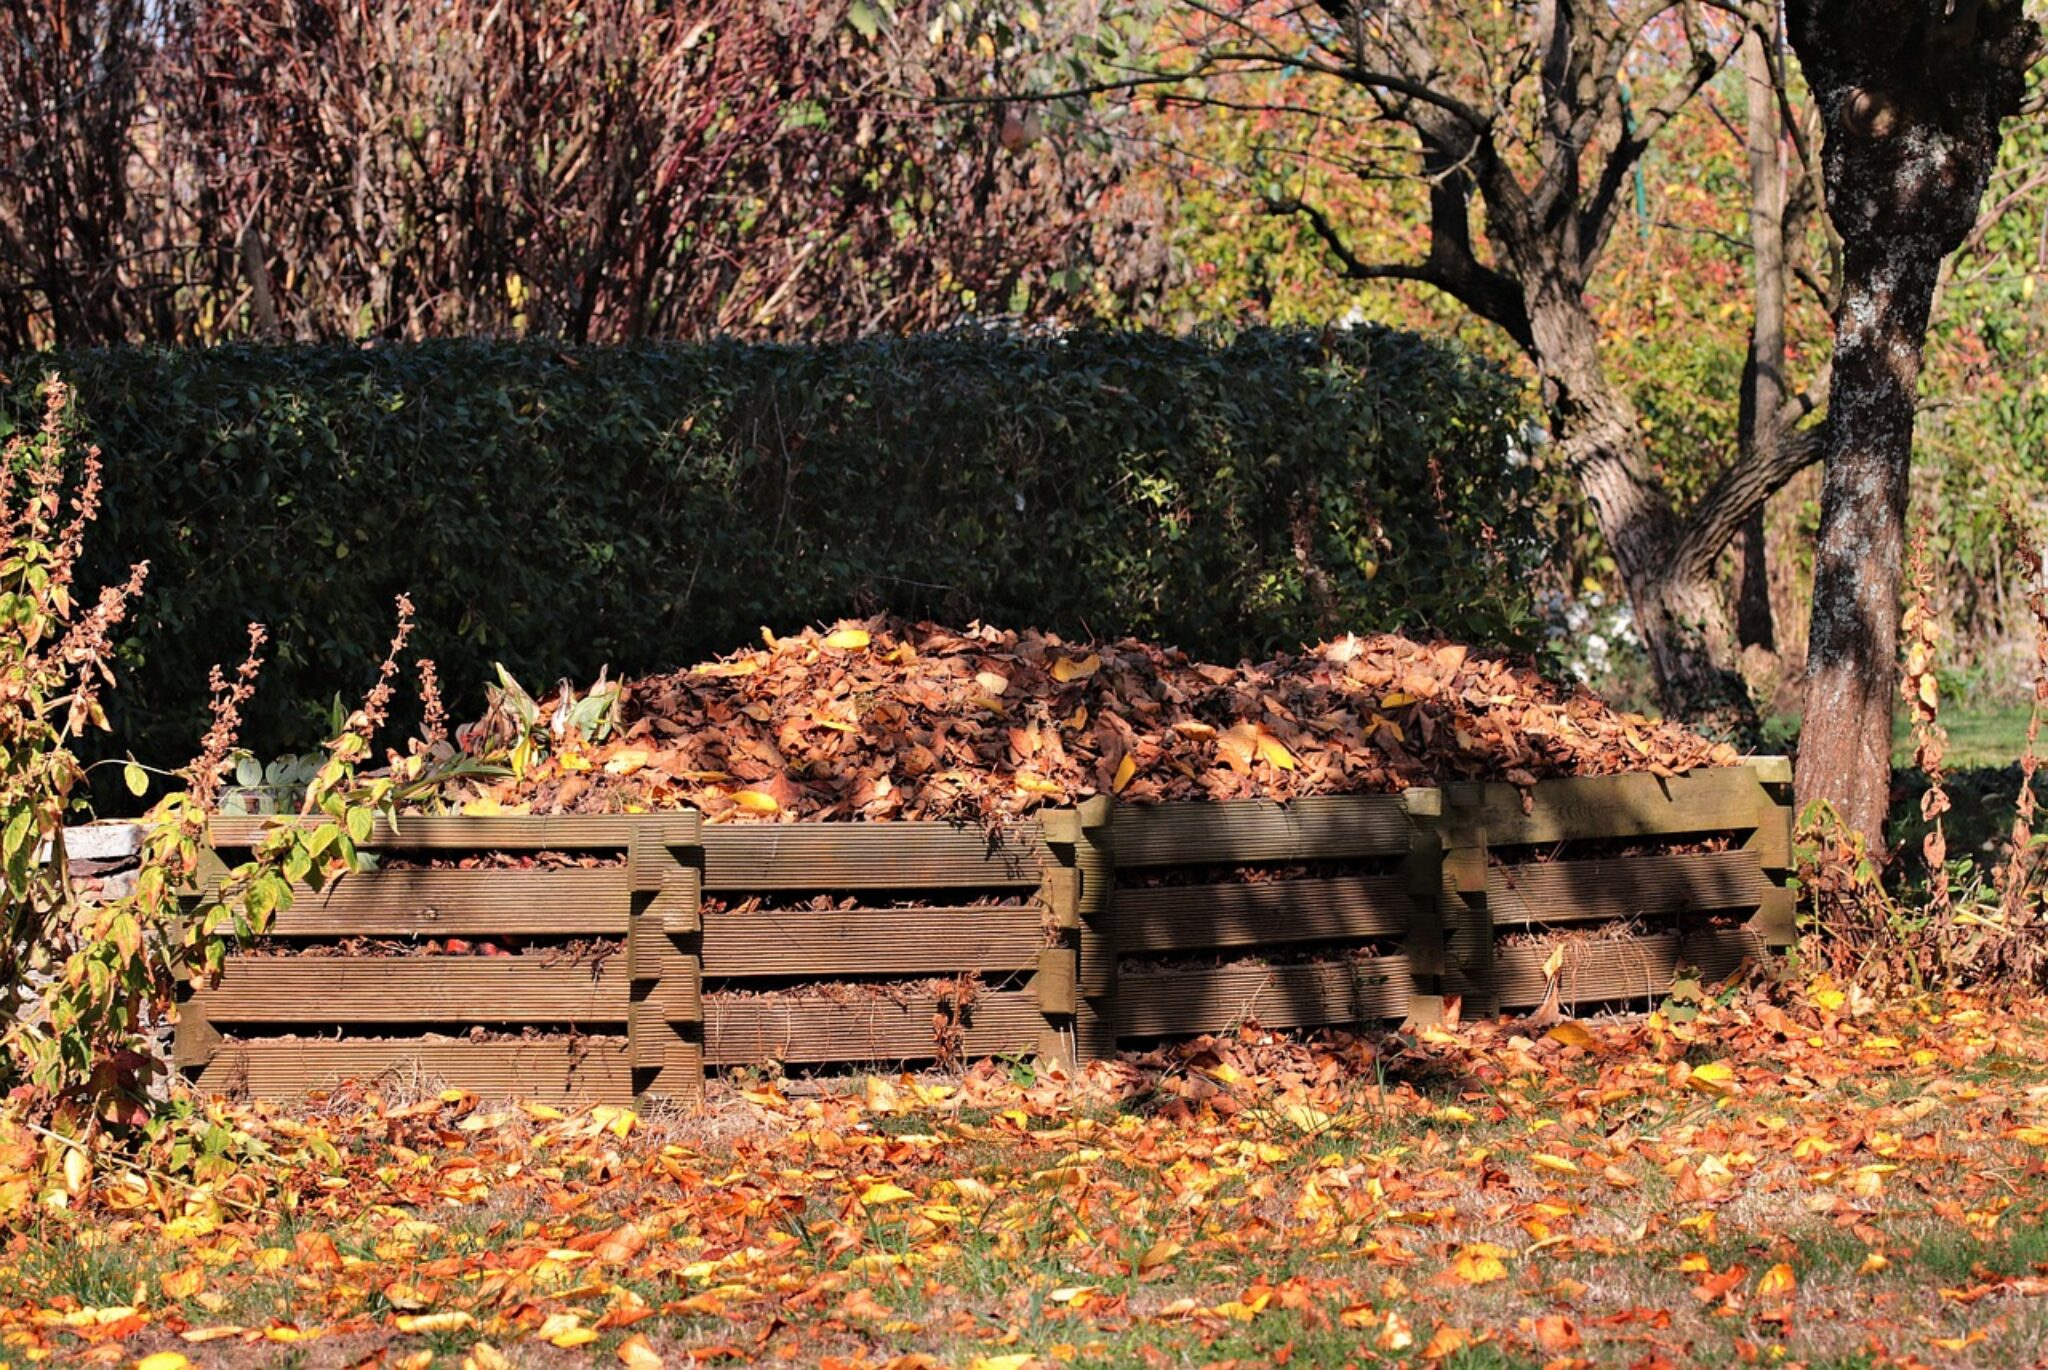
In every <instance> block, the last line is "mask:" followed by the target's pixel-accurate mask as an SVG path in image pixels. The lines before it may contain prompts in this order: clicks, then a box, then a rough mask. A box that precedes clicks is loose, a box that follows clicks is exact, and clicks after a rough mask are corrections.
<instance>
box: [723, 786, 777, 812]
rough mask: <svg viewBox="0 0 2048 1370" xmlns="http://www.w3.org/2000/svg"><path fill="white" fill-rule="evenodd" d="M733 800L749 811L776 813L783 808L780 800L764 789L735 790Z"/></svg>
mask: <svg viewBox="0 0 2048 1370" xmlns="http://www.w3.org/2000/svg"><path fill="white" fill-rule="evenodd" d="M732 802H733V803H735V804H737V805H739V806H740V807H741V808H743V809H745V810H746V811H747V812H748V813H776V812H778V811H779V810H780V809H781V808H782V802H781V801H780V800H778V799H777V798H776V797H775V796H774V795H772V794H768V793H766V792H765V791H762V790H734V791H733V792H732Z"/></svg>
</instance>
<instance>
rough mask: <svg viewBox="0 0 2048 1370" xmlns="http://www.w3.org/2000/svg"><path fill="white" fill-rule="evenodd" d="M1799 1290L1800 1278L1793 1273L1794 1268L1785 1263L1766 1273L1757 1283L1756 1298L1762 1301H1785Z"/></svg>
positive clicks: (1780, 1263) (1773, 1267)
mask: <svg viewBox="0 0 2048 1370" xmlns="http://www.w3.org/2000/svg"><path fill="white" fill-rule="evenodd" d="M1798 1288H1799V1277H1798V1276H1797V1275H1795V1274H1793V1273H1792V1267H1791V1266H1789V1265H1786V1264H1785V1263H1784V1262H1783V1261H1780V1262H1779V1263H1778V1264H1776V1265H1774V1266H1772V1267H1771V1268H1770V1269H1769V1270H1766V1271H1764V1273H1763V1278H1761V1279H1759V1280H1758V1281H1757V1282H1756V1296H1757V1297H1758V1298H1760V1299H1783V1298H1789V1297H1791V1295H1792V1293H1793V1291H1795V1290H1796V1289H1798Z"/></svg>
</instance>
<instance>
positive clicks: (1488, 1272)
mask: <svg viewBox="0 0 2048 1370" xmlns="http://www.w3.org/2000/svg"><path fill="white" fill-rule="evenodd" d="M1503 1254H1505V1253H1503V1252H1502V1250H1501V1248H1499V1247H1497V1246H1494V1245H1492V1244H1491V1243H1489V1242H1475V1243H1473V1244H1472V1245H1471V1246H1468V1247H1466V1248H1465V1249H1464V1250H1462V1251H1460V1252H1459V1253H1458V1255H1457V1258H1456V1259H1455V1260H1453V1261H1452V1262H1451V1271H1450V1273H1451V1274H1452V1276H1453V1277H1455V1278H1457V1279H1459V1280H1462V1281H1464V1282H1465V1283H1466V1284H1492V1283H1494V1282H1495V1281H1496V1280H1504V1279H1506V1278H1507V1277H1508V1268H1507V1266H1505V1265H1504V1264H1502V1263H1501V1259H1500V1258H1501V1256H1502V1255H1503Z"/></svg>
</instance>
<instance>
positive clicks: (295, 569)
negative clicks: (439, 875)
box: [0, 329, 1538, 763]
mask: <svg viewBox="0 0 2048 1370" xmlns="http://www.w3.org/2000/svg"><path fill="white" fill-rule="evenodd" d="M52 369H55V370H58V371H60V372H62V373H63V374H64V375H65V376H67V377H68V378H69V379H70V380H71V381H72V383H73V384H74V386H75V387H76V389H77V393H78V400H77V412H76V417H77V421H78V423H79V424H80V426H81V428H82V429H83V431H84V432H85V434H87V435H88V436H89V437H90V438H91V439H92V440H93V441H95V442H97V443H98V444H99V446H100V447H101V449H102V450H103V452H104V453H105V456H106V461H107V474H108V479H107V499H106V511H105V514H104V516H103V518H102V521H101V523H100V525H99V526H98V528H97V529H96V530H95V532H94V535H93V537H92V540H91V546H90V556H91V558H92V559H93V560H94V562H95V565H94V567H93V568H92V569H93V570H94V572H95V573H96V574H98V575H99V576H100V577H102V578H105V577H109V576H112V575H114V574H115V573H116V571H117V570H118V569H120V568H125V566H126V565H127V563H128V562H129V561H131V560H135V559H139V558H144V557H146V558H148V559H149V560H150V561H152V562H153V563H154V564H155V572H154V574H153V575H152V577H151V580H150V584H149V588H148V592H147V595H146V602H145V604H144V605H143V608H142V612H141V614H140V616H139V617H138V618H137V620H136V621H135V623H134V625H133V629H132V631H131V632H130V634H129V636H128V637H127V639H126V640H125V642H124V643H123V644H122V652H123V656H124V660H123V662H122V679H121V685H120V688H119V690H118V691H117V692H116V693H115V695H114V696H113V701H112V702H113V704H114V708H113V710H112V712H113V714H114V722H115V729H116V736H117V737H119V738H120V739H121V740H122V743H123V744H124V745H125V746H127V747H130V748H132V749H133V750H134V751H135V753H136V754H137V755H138V756H141V757H143V758H144V759H146V760H150V761H154V762H160V763H175V762H177V761H179V760H182V758H183V757H184V756H185V755H187V754H188V753H189V752H190V751H191V750H192V747H193V743H194V739H196V738H197V736H198V735H199V733H200V731H201V729H202V720H203V701H204V695H205V689H204V681H205V675H206V668H207V666H208V664H210V663H212V662H215V661H222V662H232V661H233V660H234V659H235V658H236V656H237V655H238V652H239V648H240V646H241V645H242V638H243V625H244V624H245V623H246V622H247V621H249V620H252V619H254V620H261V621H263V622H266V623H268V624H269V625H271V627H272V630H273V634H274V655H273V659H272V662H271V664H270V666H269V667H268V668H267V670H266V672H265V679H264V684H263V690H262V692H261V693H260V695H259V707H258V708H257V709H256V710H255V712H254V715H253V717H252V719H251V723H250V727H249V730H248V732H247V734H246V735H245V740H246V741H248V742H249V743H250V744H251V745H252V746H253V747H254V748H255V749H256V750H258V751H259V752H262V753H275V752H280V751H288V750H297V749H301V748H304V747H307V746H309V745H311V744H312V743H313V742H314V741H316V738H317V734H318V732H319V730H320V727H321V726H322V723H321V720H322V718H323V716H324V712H325V710H324V705H325V702H326V701H329V700H331V699H332V698H333V697H334V695H335V694H336V693H343V694H348V695H351V696H352V695H353V694H354V693H355V692H356V691H357V690H358V689H359V688H360V687H361V686H362V685H363V684H364V683H365V678H366V676H367V674H368V673H369V672H370V671H371V670H372V669H373V666H374V663H375V662H376V660H377V659H378V658H379V656H380V655H381V654H382V647H383V644H384V642H385V639H386V637H387V635H388V633H389V629H390V626H391V603H392V596H393V595H394V594H395V593H397V592H398V591H401V590H406V591H409V592H410V593H411V594H412V596H413V597H414V599H415V600H416V601H417V603H418V605H419V614H420V630H419V634H418V636H417V637H416V639H415V642H416V645H417V646H418V648H419V649H420V651H421V652H423V653H426V654H429V655H432V656H434V657H435V658H437V659H438V661H439V663H440V666H441V671H442V677H443V679H444V680H446V681H448V682H450V683H451V685H453V686H458V687H462V688H464V689H465V690H473V689H477V688H479V687H480V685H481V682H482V681H483V680H484V679H485V678H486V677H487V676H488V675H489V668H490V663H491V662H493V661H494V660H499V661H503V662H504V663H506V665H507V666H509V667H510V668H511V670H512V671H513V672H514V674H516V675H518V676H520V677H521V678H522V679H525V680H526V681H527V682H528V683H529V684H531V685H546V684H547V683H549V682H551V681H552V680H554V679H555V678H557V677H559V676H565V675H566V676H571V677H578V678H588V677H590V676H592V675H594V674H595V673H596V671H597V670H598V668H599V667H600V666H604V665H607V664H608V665H609V666H610V667H611V668H612V669H613V671H614V672H618V671H621V670H625V671H643V670H650V669H663V668H671V667H675V666H677V665H681V664H685V663H688V662H692V661H696V660H699V659H702V658H705V657H707V656H710V655H713V654H715V653H717V652H719V651H721V650H728V649H730V648H732V647H734V646H737V645H739V644H740V643H742V642H745V641H749V640H751V639H753V638H754V637H755V635H756V634H757V633H758V631H759V629H760V627H761V625H764V624H766V625H773V626H775V627H777V628H787V627H789V626H792V625H797V624H802V623H806V622H814V621H820V620H829V619H832V618H835V617H838V616H841V615H845V614H850V613H862V612H867V611H871V610H874V609H878V608H885V607H886V608H891V609H896V610H900V611H903V612H908V613H930V614H935V615H939V616H943V617H945V618H947V619H951V620H955V621H964V620H966V619H968V618H970V617H973V616H976V615H980V616H983V617H985V618H987V619H988V620H989V621H991V622H998V623H1014V624H1023V623H1031V624H1038V625H1043V626H1045V627H1049V628H1053V629H1057V630H1059V631H1062V632H1066V633H1072V634H1089V633H1094V634H1101V635H1111V634H1121V633H1137V634H1143V635H1145V636H1148V637H1151V638H1155V639H1159V640H1164V641H1170V642H1177V643H1180V644H1181V645H1183V646H1186V647H1188V648H1189V649H1191V650H1193V651H1196V652H1199V653H1203V654H1207V655H1209V656H1213V657H1219V658H1224V659H1235V658H1237V657H1238V656H1240V655H1245V654H1256V653H1260V652H1264V651H1267V650H1269V649H1271V648H1274V647H1279V646H1286V645H1291V644H1293V643H1296V642H1299V641H1302V640H1307V639H1314V638H1316V637H1319V636H1322V635H1324V634H1325V633H1326V632H1328V631H1331V630H1336V629H1347V628H1348V629H1357V630H1360V631H1373V630H1379V629H1414V628H1418V627H1421V626H1433V627H1436V628H1440V629H1442V630H1444V631H1446V632H1449V633H1453V634H1455V635H1458V636H1460V637H1464V638H1467V639H1473V640H1481V641H1503V640H1506V641H1515V640H1519V639H1520V638H1521V636H1522V634H1523V631H1524V629H1525V628H1526V627H1527V626H1528V625H1529V616H1528V607H1527V598H1528V596H1527V590H1526V581H1527V576H1526V575H1525V574H1523V572H1524V571H1525V570H1526V567H1527V561H1528V558H1530V557H1531V556H1533V555H1534V554H1535V553H1534V551H1533V549H1535V548H1536V547H1537V545H1538V544H1537V540H1536V538H1535V536H1534V534H1535V531H1536V529H1535V520H1536V517H1537V515H1536V513H1535V512H1534V501H1533V500H1532V498H1531V493H1532V487H1533V482H1534V481H1535V479H1536V478H1535V476H1534V475H1533V474H1532V472H1531V470H1530V468H1529V467H1528V466H1527V465H1526V464H1525V463H1522V462H1520V461H1517V460H1515V459H1513V457H1512V454H1511V447H1510V443H1511V436H1510V435H1511V433H1512V431H1513V430H1514V427H1515V425H1516V424H1517V423H1518V422H1519V419H1520V410H1519V407H1518V406H1519V402H1520V401H1519V398H1518V393H1517V389H1516V387H1515V385H1514V384H1513V383H1512V382H1511V381H1510V380H1509V379H1508V378H1507V377H1505V376H1504V375H1502V374H1501V373H1499V372H1497V371H1496V370H1493V369H1491V368H1490V367H1488V366H1487V365H1485V364H1483V363H1481V362H1479V361H1477V360H1475V359H1474V358H1472V357H1471V356H1469V355H1466V354H1463V353H1461V352H1458V351H1456V350H1454V349H1452V348H1450V347H1448V346H1446V345H1441V344H1437V343H1433V342H1428V341H1424V340H1421V339H1417V338H1414V337H1411V336H1406V335H1402V334H1396V333H1390V332H1386V331H1379V330H1372V329H1364V330H1358V331H1354V332H1348V333H1345V332H1339V333H1328V334H1313V333H1251V334H1246V335H1241V336H1238V337H1235V338H1233V339H1230V340H1205V339H1182V338H1170V337H1163V336H1157V335H1146V334H1132V333H1114V332H1112V333H1101V334H1078V335H1070V336H1066V337H1058V338H1020V337H1015V336H1010V335H994V334H987V333H980V332H959V333H948V334H939V335H931V336H924V337H915V338H909V339H900V340H877V341H868V342H857V343H849V344H845V345H837V346H828V347H790V346H745V345H739V344H710V345H703V346H642V347H628V348H609V349H607V348H590V349H569V350H564V349H562V348H559V347H553V346H545V345H533V344H498V343H434V344H427V345H421V346H403V347H400V346H381V347H374V348H356V347H347V346H319V347H290V348H256V347H230V348H221V349H217V350H210V351H183V352H180V351H166V350H151V349H133V350H114V351H91V352H78V353H75V354H69V355H64V354H48V353H43V354H36V355H33V356H30V357H24V358H19V359H17V360H15V361H14V362H13V363H11V364H7V365H5V366H4V367H0V371H4V373H5V375H4V385H0V429H6V428H8V427H10V426H11V425H12V424H17V423H20V422H22V421H23V419H24V418H25V417H26V416H27V415H29V414H31V413H33V407H32V406H33V399H32V391H33V388H34V386H35V384H36V383H37V381H38V380H39V378H40V377H41V376H42V375H43V374H44V373H45V372H47V371H49V370H52ZM453 702H454V704H455V707H456V708H457V711H458V716H461V712H462V711H463V710H465V709H467V708H468V707H470V706H471V705H474V704H475V703H477V699H476V698H474V697H460V698H458V699H456V700H455V701H453Z"/></svg>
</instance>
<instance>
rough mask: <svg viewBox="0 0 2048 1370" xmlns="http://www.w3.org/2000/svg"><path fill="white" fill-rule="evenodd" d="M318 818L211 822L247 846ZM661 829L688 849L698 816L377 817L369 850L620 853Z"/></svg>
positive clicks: (231, 841) (218, 842)
mask: <svg viewBox="0 0 2048 1370" xmlns="http://www.w3.org/2000/svg"><path fill="white" fill-rule="evenodd" d="M322 821H324V820H321V819H317V818H279V817H275V816H263V817H234V816H228V815H222V816H220V817H216V818H214V819H213V820H212V821H211V823H209V824H208V833H209V835H210V836H211V838H212V840H213V844H214V845H215V846H217V847H248V846H253V845H254V844H256V843H258V842H261V841H262V840H263V837H264V834H265V833H267V832H268V831H269V830H270V829H271V828H272V827H273V826H275V825H277V824H279V823H297V824H299V825H300V826H305V827H313V826H318V824H319V823H320V822H322ZM650 825H658V826H659V827H660V829H661V833H662V836H663V838H664V840H666V841H668V842H670V843H672V844H675V845H678V846H689V845H692V844H693V843H694V842H695V841H696V834H697V831H698V829H699V826H700V823H699V818H698V815H697V814H695V813H688V812H679V813H663V814H559V815H534V814H518V815H502V816H493V817H488V818H462V817H454V818H427V817H422V816H417V815H414V816H406V817H401V818H400V819H399V821H398V823H397V825H396V826H393V825H392V824H391V823H390V822H388V821H387V820H385V819H381V818H380V819H378V820H377V822H376V824H375V826H374V827H373V828H372V829H371V833H370V840H369V841H368V842H365V843H363V845H364V846H365V847H372V848H379V849H390V850H393V851H449V850H455V851H543V850H548V851H575V850H579V849H607V848H618V849H620V850H623V849H625V848H626V847H628V846H630V845H631V843H632V840H633V836H634V834H635V833H640V832H646V831H647V830H648V828H649V826H650Z"/></svg>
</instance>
